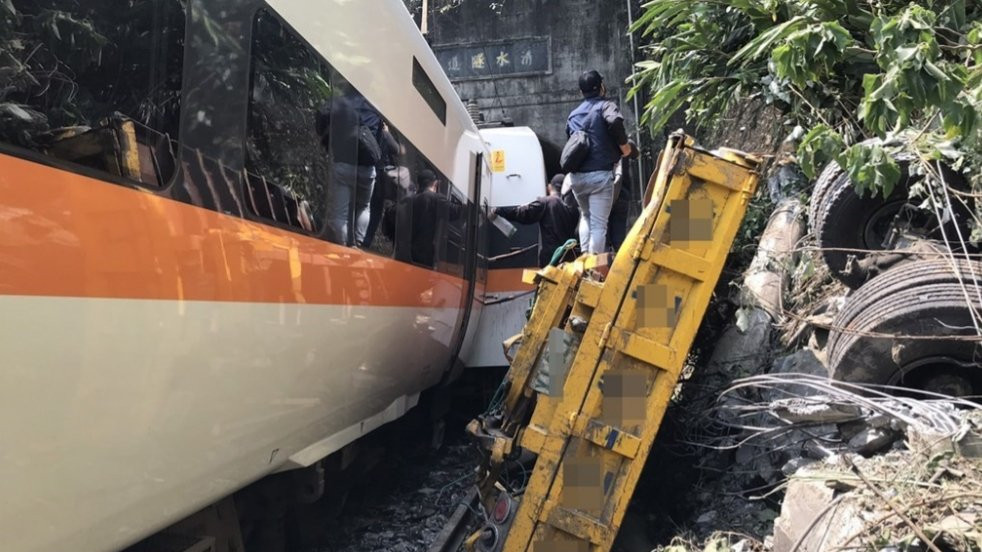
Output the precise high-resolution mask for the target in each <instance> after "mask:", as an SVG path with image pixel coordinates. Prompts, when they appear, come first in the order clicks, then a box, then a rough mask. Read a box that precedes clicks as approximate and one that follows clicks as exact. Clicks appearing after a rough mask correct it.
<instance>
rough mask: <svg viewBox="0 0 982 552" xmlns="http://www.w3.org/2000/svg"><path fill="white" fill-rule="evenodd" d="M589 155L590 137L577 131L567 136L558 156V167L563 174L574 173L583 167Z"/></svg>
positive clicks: (583, 132) (581, 131)
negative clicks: (567, 138)
mask: <svg viewBox="0 0 982 552" xmlns="http://www.w3.org/2000/svg"><path fill="white" fill-rule="evenodd" d="M588 155H590V136H589V135H588V134H587V133H586V132H585V131H583V130H577V131H576V132H574V133H573V134H570V135H569V140H566V145H565V146H563V153H562V154H560V156H559V166H560V167H562V169H563V172H565V173H574V172H576V171H577V170H579V168H580V167H581V166H582V165H583V162H584V161H586V158H587V156H588Z"/></svg>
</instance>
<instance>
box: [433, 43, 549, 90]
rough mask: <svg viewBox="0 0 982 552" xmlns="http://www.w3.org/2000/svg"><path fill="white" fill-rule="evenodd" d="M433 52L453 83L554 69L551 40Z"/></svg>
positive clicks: (474, 45)
mask: <svg viewBox="0 0 982 552" xmlns="http://www.w3.org/2000/svg"><path fill="white" fill-rule="evenodd" d="M433 50H434V52H436V57H437V59H439V60H440V64H441V65H442V66H443V70H444V71H446V72H447V76H449V77H450V80H467V79H480V78H486V77H507V76H517V75H527V74H534V73H548V72H549V71H550V70H551V68H552V66H551V63H550V54H551V52H550V48H549V38H548V37H535V38H516V39H512V40H505V41H495V42H488V43H471V44H456V45H447V46H436V47H434V48H433Z"/></svg>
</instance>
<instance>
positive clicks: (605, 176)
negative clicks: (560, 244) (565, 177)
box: [569, 171, 614, 254]
mask: <svg viewBox="0 0 982 552" xmlns="http://www.w3.org/2000/svg"><path fill="white" fill-rule="evenodd" d="M569 176H570V184H571V186H570V187H571V188H572V190H573V197H575V198H576V203H577V204H579V206H580V249H581V250H582V251H583V252H584V253H593V254H597V253H603V252H605V251H606V248H607V219H608V217H610V207H611V205H612V204H613V200H614V172H613V171H591V172H584V173H573V174H571V175H569Z"/></svg>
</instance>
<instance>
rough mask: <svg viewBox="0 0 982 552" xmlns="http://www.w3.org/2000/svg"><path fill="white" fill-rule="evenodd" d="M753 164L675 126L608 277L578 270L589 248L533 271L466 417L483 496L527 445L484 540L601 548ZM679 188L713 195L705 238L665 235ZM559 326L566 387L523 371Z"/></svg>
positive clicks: (694, 323)
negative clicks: (499, 382)
mask: <svg viewBox="0 0 982 552" xmlns="http://www.w3.org/2000/svg"><path fill="white" fill-rule="evenodd" d="M758 163H759V161H758V160H757V159H755V158H753V157H752V156H749V155H746V154H742V153H739V152H735V151H732V150H727V151H722V152H715V153H713V152H707V151H703V150H700V149H697V148H695V147H694V146H693V142H692V140H691V138H689V137H686V136H684V135H681V134H677V135H674V136H673V137H672V138H671V139H670V141H669V145H668V147H667V148H666V150H665V151H664V152H663V154H662V156H661V159H660V162H659V170H658V172H657V174H656V175H655V177H654V178H653V179H652V183H651V185H650V186H651V189H650V190H649V193H650V194H651V200H650V201H649V202H648V204H647V205H646V207H645V209H644V211H643V213H642V215H641V217H640V218H639V219H638V221H637V223H636V224H635V225H634V227H633V228H632V230H631V232H630V233H629V235H628V237H627V239H626V240H625V242H624V245H623V247H621V250H620V251H619V252H618V253H617V255H616V257H615V258H614V260H613V262H612V264H611V266H610V270H609V273H608V275H607V277H606V279H605V281H604V282H603V283H599V282H597V281H594V280H592V279H589V278H588V277H587V276H585V274H587V269H588V268H590V267H591V265H592V264H594V263H595V262H596V261H595V259H591V258H589V257H584V258H581V259H579V260H577V261H575V262H573V263H568V264H565V265H561V266H559V267H546V268H544V269H543V270H541V271H539V272H538V273H537V274H536V275H535V279H536V281H537V283H538V293H537V299H536V302H535V306H534V308H533V310H532V315H531V317H530V319H529V322H528V324H527V325H526V327H525V329H524V331H523V333H522V343H521V345H520V348H519V349H518V351H517V353H516V355H515V358H514V360H513V362H512V364H511V368H510V370H509V372H508V374H507V375H506V378H505V381H506V391H505V393H504V397H503V400H502V402H501V405H500V408H499V410H498V412H499V413H498V415H496V416H494V417H493V421H489V419H483V420H475V421H474V422H472V423H471V425H470V426H469V430H470V431H471V432H472V433H473V434H474V435H476V436H478V437H479V438H480V439H482V440H483V441H484V444H485V447H486V449H487V450H488V451H489V454H488V455H487V459H486V461H485V463H484V465H483V466H482V480H481V483H480V484H479V490H480V492H481V496H482V499H483V501H484V503H485V505H486V507H488V508H490V507H492V505H493V503H494V501H495V500H497V498H496V497H497V495H498V494H499V493H500V492H501V489H502V486H501V484H500V483H499V482H498V476H499V474H500V471H501V469H502V465H503V463H504V462H505V460H506V459H507V458H509V457H513V455H514V454H515V453H516V452H517V451H518V446H519V445H520V446H521V447H522V448H523V449H525V450H527V451H531V452H534V453H535V454H537V458H536V461H535V465H534V467H533V470H532V472H531V474H530V476H529V479H528V483H527V485H526V486H525V489H524V493H523V494H522V495H521V496H520V497H517V498H516V500H517V501H518V504H517V506H518V508H517V511H516V512H515V513H514V514H513V516H514V517H513V518H511V521H510V522H509V524H508V527H507V528H506V530H507V535H506V536H505V537H504V539H505V541H504V546H503V548H499V546H500V544H499V545H497V546H494V547H493V549H503V550H504V551H506V552H526V551H536V552H557V551H560V550H561V551H564V552H565V551H570V552H573V551H577V552H578V551H580V550H582V551H590V552H596V551H607V550H610V548H611V546H612V544H613V540H614V537H615V536H616V534H617V530H618V528H619V527H620V523H621V520H622V519H623V516H624V513H625V511H626V509H627V505H628V502H629V500H630V498H631V495H632V494H633V492H634V488H635V486H636V484H637V481H638V478H639V477H640V475H641V470H642V468H643V466H644V463H645V459H646V458H647V456H648V451H649V449H650V447H651V444H652V442H653V441H654V438H655V435H656V433H657V431H658V427H659V425H660V424H661V420H662V417H663V415H664V413H665V410H666V408H667V407H668V403H669V399H670V398H671V396H672V393H673V390H674V388H675V385H676V382H677V380H678V377H679V373H680V371H681V369H682V366H683V362H684V361H685V358H686V355H687V354H688V351H689V348H690V347H691V345H692V340H693V339H694V337H695V334H696V331H697V330H698V328H699V324H700V322H701V321H702V316H703V314H704V312H705V310H706V307H707V306H708V304H709V300H710V296H711V294H712V292H713V288H714V286H715V285H716V282H717V280H718V279H719V275H720V272H721V271H722V268H723V263H724V261H725V260H726V256H727V254H728V253H729V250H730V246H731V244H732V242H733V239H734V237H735V236H736V232H737V229H738V227H739V226H740V222H741V221H742V219H743V216H744V213H745V211H746V207H747V203H748V201H749V200H750V197H751V195H752V194H753V193H754V191H755V189H756V185H757V181H758V175H757V173H756V167H757V165H758ZM680 200H681V201H685V200H688V201H693V200H701V204H702V205H707V203H706V200H709V201H711V205H712V209H711V211H712V214H711V221H712V222H711V239H700V240H695V239H693V240H691V241H683V240H681V239H678V238H676V239H673V238H672V236H671V230H673V229H675V230H676V232H677V233H679V229H684V228H685V227H684V226H680V225H676V226H673V225H672V212H671V211H672V206H673V205H675V206H676V208H677V209H679V208H681V207H682V206H683V205H687V204H683V203H679V201H680ZM676 216H679V215H676ZM709 220H710V219H708V218H707V219H706V220H705V221H704V227H706V225H708V224H709ZM678 222H679V223H680V224H687V222H686V221H683V220H682V219H679V221H678ZM685 237H688V236H685ZM645 286H656V287H655V288H649V289H657V290H660V291H659V293H660V292H664V293H665V295H666V301H667V303H666V302H662V303H661V305H662V306H663V307H664V306H665V305H668V306H667V307H665V309H663V310H666V309H667V311H671V312H669V314H668V315H667V316H668V318H669V319H670V321H668V322H666V323H664V324H651V322H650V318H648V317H647V316H646V315H645V314H644V313H642V312H641V309H642V308H648V306H647V305H642V306H639V305H638V297H639V296H641V295H643V293H642V291H641V289H642V288H643V287H645ZM646 324H647V325H646ZM555 328H562V329H563V330H564V331H566V332H567V333H569V334H571V336H572V337H573V338H574V339H575V340H577V341H578V342H579V346H578V348H577V350H576V354H575V357H574V358H573V360H572V364H571V366H570V367H569V369H568V372H567V374H568V375H567V376H566V379H565V383H564V384H563V385H562V394H561V395H558V396H549V395H546V394H541V393H537V392H535V391H533V390H532V387H531V383H532V379H533V377H534V373H535V370H536V369H537V366H538V365H539V364H540V362H541V357H542V355H543V350H544V347H545V344H546V340H547V338H548V335H549V332H550V331H552V330H554V329H555ZM605 391H606V393H605ZM567 479H568V481H567Z"/></svg>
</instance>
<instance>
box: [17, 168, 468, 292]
mask: <svg viewBox="0 0 982 552" xmlns="http://www.w3.org/2000/svg"><path fill="white" fill-rule="evenodd" d="M464 287H465V286H464V280H462V279H460V278H457V277H454V276H450V275H447V274H442V273H439V272H435V271H432V270H427V269H424V268H420V267H415V266H411V265H408V264H406V263H402V262H398V261H394V260H392V259H388V258H384V257H380V256H377V255H373V254H369V253H365V252H361V251H358V250H355V249H350V248H347V247H343V246H339V245H336V244H331V243H328V242H325V241H322V240H318V239H315V238H310V237H307V236H303V235H300V234H295V233H292V232H288V231H285V230H280V229H277V228H273V227H270V226H266V225H263V224H257V223H254V222H251V221H247V220H243V219H240V218H238V217H232V216H228V215H224V214H221V213H216V212H214V211H210V210H207V209H202V208H199V207H195V206H192V205H187V204H185V203H181V202H178V201H174V200H170V199H167V198H163V197H160V196H157V195H154V194H152V193H149V192H144V191H140V190H135V189H131V188H126V187H124V186H118V185H115V184H109V183H106V182H103V181H101V180H98V179H94V178H90V177H86V176H82V175H78V174H75V173H72V172H69V171H65V170H60V169H55V168H51V167H47V166H44V165H39V164H37V163H32V162H30V161H25V160H23V159H19V158H16V157H12V156H9V155H2V154H0V294H2V295H47V296H60V297H104V298H131V299H178V300H190V301H236V302H257V303H311V304H335V305H375V306H399V307H427V306H432V307H458V306H460V303H461V298H462V294H463V290H464Z"/></svg>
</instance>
